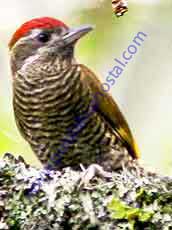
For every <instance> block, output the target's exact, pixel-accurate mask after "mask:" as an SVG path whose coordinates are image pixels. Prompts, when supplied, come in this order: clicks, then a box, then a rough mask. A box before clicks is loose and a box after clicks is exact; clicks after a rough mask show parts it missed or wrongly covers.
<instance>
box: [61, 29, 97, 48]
mask: <svg viewBox="0 0 172 230" xmlns="http://www.w3.org/2000/svg"><path fill="white" fill-rule="evenodd" d="M93 29H94V28H93V26H90V25H85V26H80V27H78V28H73V29H69V32H68V33H67V34H65V35H64V36H63V41H64V42H65V43H66V44H71V43H75V42H76V41H77V40H79V39H80V38H81V37H83V36H84V35H86V34H87V33H88V32H90V31H91V30H93Z"/></svg>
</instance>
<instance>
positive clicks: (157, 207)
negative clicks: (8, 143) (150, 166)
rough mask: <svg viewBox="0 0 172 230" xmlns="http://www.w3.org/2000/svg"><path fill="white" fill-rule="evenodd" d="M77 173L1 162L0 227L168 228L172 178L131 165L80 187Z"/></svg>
mask: <svg viewBox="0 0 172 230" xmlns="http://www.w3.org/2000/svg"><path fill="white" fill-rule="evenodd" d="M81 176H82V173H81V172H77V171H73V170H72V169H70V168H65V169H64V170H63V171H62V172H53V171H47V170H45V169H44V170H43V169H42V170H38V169H35V168H33V167H31V166H29V165H26V164H25V163H24V161H23V160H22V159H21V158H20V159H18V160H16V159H14V158H13V157H12V156H11V155H8V156H6V157H5V159H3V160H1V161H0V229H3V230H5V229H15V230H17V229H22V230H27V229H29V230H30V229H32V230H34V229H35V230H39V229H40V230H43V229H46V230H48V229H56V230H58V229H68V230H70V229H72V230H82V229H83V230H87V229H90V230H91V229H92V230H93V229H100V230H110V229H112V230H114V229H117V230H118V229H156V230H157V229H161V230H162V229H164V230H165V229H172V178H167V177H161V176H158V175H156V174H153V173H149V172H145V170H143V169H142V168H141V167H140V166H138V165H137V164H136V163H133V165H132V167H130V169H126V168H125V169H123V170H121V171H119V172H113V178H112V179H102V178H95V179H93V180H92V181H91V183H90V185H89V187H88V188H83V187H82V188H79V187H78V182H79V180H80V177H81Z"/></svg>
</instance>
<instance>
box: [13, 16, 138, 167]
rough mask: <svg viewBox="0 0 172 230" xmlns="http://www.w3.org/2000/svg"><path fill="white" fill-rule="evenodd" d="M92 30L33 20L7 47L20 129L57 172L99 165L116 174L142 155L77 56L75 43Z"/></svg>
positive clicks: (116, 110) (45, 19)
mask: <svg viewBox="0 0 172 230" xmlns="http://www.w3.org/2000/svg"><path fill="white" fill-rule="evenodd" d="M92 29H93V27H92V26H90V25H85V26H80V27H78V28H69V27H68V26H67V25H66V24H65V23H63V22H62V21H60V20H57V19H55V18H51V17H42V18H35V19H32V20H30V21H27V22H26V23H24V24H23V25H21V26H20V28H18V29H17V31H16V32H15V33H14V35H13V36H12V38H11V40H10V42H9V49H10V64H11V71H12V76H13V78H12V79H13V108H14V115H15V120H16V124H17V127H18V129H19V131H20V133H21V135H22V136H23V137H24V139H25V140H26V141H27V142H28V143H29V144H30V146H31V148H32V150H33V152H34V153H35V154H36V156H37V157H38V159H39V160H40V161H41V162H42V164H43V165H45V166H47V165H48V166H51V167H52V168H53V169H61V168H63V167H66V166H71V167H74V168H78V166H79V165H80V164H83V165H85V166H89V165H90V164H98V165H101V166H102V167H104V169H106V170H115V169H117V168H119V167H121V165H122V164H123V163H124V162H128V161H129V160H132V159H137V158H138V156H139V155H138V151H137V149H136V144H135V141H134V138H133V136H132V133H131V131H130V128H129V126H128V124H127V122H126V120H125V118H124V116H123V115H122V113H121V112H120V110H119V108H118V106H117V104H116V103H115V101H114V100H113V98H112V97H111V95H110V94H109V93H107V92H104V91H102V88H101V82H100V81H99V79H98V78H97V76H96V75H95V74H94V73H93V72H92V71H91V70H90V69H89V68H87V67H86V66H84V65H82V64H80V63H78V62H77V61H76V59H75V57H74V48H75V45H76V43H77V41H78V40H79V39H80V38H82V37H83V36H84V35H86V34H87V33H88V32H90V31H91V30H92ZM95 95H96V96H95ZM93 98H94V99H95V98H96V100H94V102H95V103H93ZM93 104H94V105H95V106H94V110H93V108H92V107H93ZM91 111H92V112H91ZM78 117H79V118H80V119H79V120H80V123H82V127H81V125H80V124H78ZM81 120H82V121H81ZM69 130H70V132H69ZM71 133H72V135H71ZM73 136H75V138H73ZM63 143H65V147H66V146H67V148H66V151H62V149H61V148H63V147H64V145H63Z"/></svg>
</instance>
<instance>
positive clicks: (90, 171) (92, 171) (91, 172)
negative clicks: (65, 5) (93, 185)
mask: <svg viewBox="0 0 172 230" xmlns="http://www.w3.org/2000/svg"><path fill="white" fill-rule="evenodd" d="M80 167H81V169H82V171H83V175H82V176H81V180H80V183H79V187H84V188H88V184H89V183H90V181H91V180H92V179H93V178H94V177H95V176H100V177H103V178H112V173H110V172H106V171H104V169H103V167H101V166H100V165H98V164H91V165H90V166H89V167H88V168H87V169H85V167H84V166H83V165H82V164H80Z"/></svg>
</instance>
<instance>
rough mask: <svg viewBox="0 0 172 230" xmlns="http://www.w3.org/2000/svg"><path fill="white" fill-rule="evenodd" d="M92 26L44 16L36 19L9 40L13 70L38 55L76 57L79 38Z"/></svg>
mask: <svg viewBox="0 0 172 230" xmlns="http://www.w3.org/2000/svg"><path fill="white" fill-rule="evenodd" d="M91 30H92V27H91V26H80V27H78V28H69V27H68V26H67V25H65V24H64V23H63V22H62V21H60V20H58V19H55V18H50V17H42V18H36V19H32V20H30V21H28V22H26V23H24V24H23V25H21V26H20V28H19V29H17V31H16V32H15V33H14V35H13V36H12V39H11V40H10V42H9V49H10V51H11V62H12V70H13V71H17V70H19V69H20V68H21V67H22V66H23V65H24V64H26V63H27V62H28V63H29V62H31V60H34V57H36V56H37V57H39V56H40V57H43V58H44V59H45V60H46V58H47V60H48V61H51V58H58V57H59V59H72V58H73V49H74V45H75V43H76V41H78V40H79V39H80V38H81V37H83V36H84V35H85V34H87V33H88V32H89V31H91Z"/></svg>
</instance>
